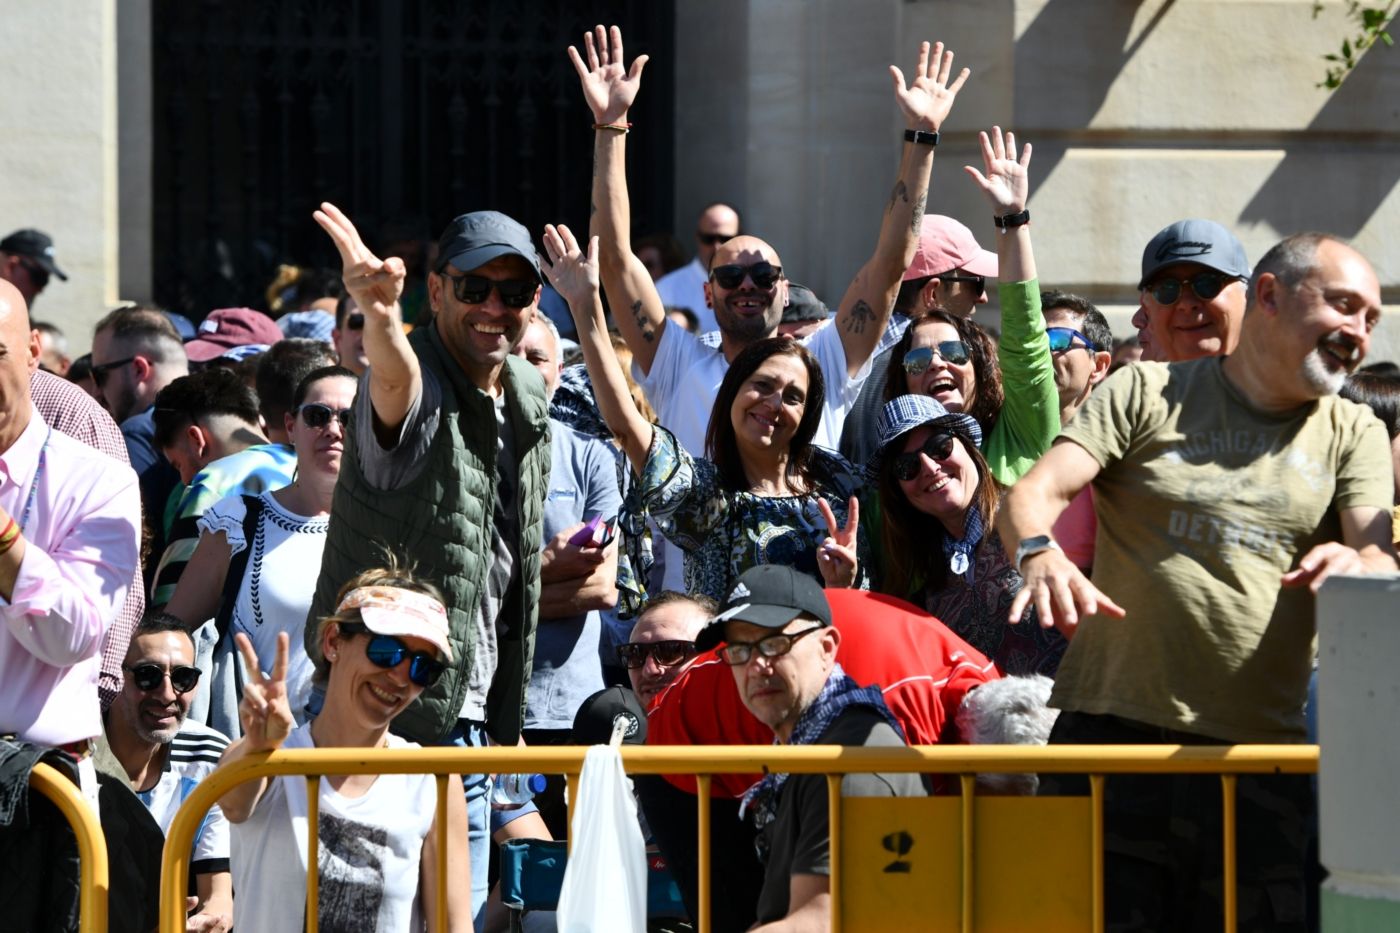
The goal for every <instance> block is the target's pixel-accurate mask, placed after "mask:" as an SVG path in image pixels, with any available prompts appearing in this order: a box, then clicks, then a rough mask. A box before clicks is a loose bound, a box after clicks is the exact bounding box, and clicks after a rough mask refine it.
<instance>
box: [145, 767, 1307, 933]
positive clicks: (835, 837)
mask: <svg viewBox="0 0 1400 933" xmlns="http://www.w3.org/2000/svg"><path fill="white" fill-rule="evenodd" d="M586 753H587V748H585V747H582V746H573V747H551V748H539V747H530V748H524V747H490V748H415V749H395V750H388V749H360V748H318V749H298V750H295V751H278V752H273V753H271V754H267V755H257V756H251V757H248V758H243V759H240V760H239V761H237V762H234V763H233V764H231V765H228V766H224V767H220V768H219V769H218V770H216V771H214V773H212V774H210V775H209V776H208V777H206V778H205V779H204V780H203V781H201V782H200V783H199V785H198V786H197V787H196V788H195V790H194V792H193V793H191V795H190V796H189V798H188V799H187V800H186V801H185V803H184V804H183V805H182V806H181V807H180V811H179V812H178V813H177V814H176V816H175V820H174V822H173V823H172V824H171V826H170V831H169V833H168V834H167V839H166V845H165V852H164V855H163V858H162V865H161V905H160V929H161V931H162V933H179V931H182V930H183V929H184V928H185V927H184V904H185V893H184V892H185V890H186V885H187V880H188V872H189V867H190V866H189V861H190V848H191V842H192V841H193V839H194V834H195V831H196V830H197V829H198V827H199V824H200V822H201V821H202V820H203V818H204V815H205V813H206V812H207V811H208V809H209V807H210V806H212V805H213V804H214V803H216V802H218V799H219V797H221V796H222V795H223V794H224V793H225V792H226V791H228V790H229V789H230V788H232V787H235V786H236V785H238V784H242V783H243V782H245V781H250V780H255V779H258V778H265V777H278V776H283V775H305V776H307V804H308V818H309V824H308V825H309V826H315V825H316V819H317V806H318V801H319V792H320V777H321V776H322V775H358V774H435V775H437V776H438V782H437V791H438V793H437V797H438V813H439V815H441V814H443V813H444V807H445V804H446V788H447V781H446V776H447V775H450V774H462V773H482V772H486V773H496V772H505V773H514V772H523V771H538V772H542V773H545V774H564V775H567V776H569V777H572V778H577V776H578V774H579V771H580V770H581V769H582V767H583V759H584V755H585V754H586ZM622 760H623V764H624V766H625V767H626V769H627V771H628V772H630V773H633V774H693V775H696V781H697V790H698V796H697V804H698V806H697V809H698V815H697V820H698V824H699V827H700V832H699V833H698V851H697V856H698V864H699V866H700V873H699V878H698V898H697V900H698V905H697V906H698V911H699V916H698V917H697V918H696V921H697V928H698V929H699V930H700V931H701V933H709V930H710V917H709V913H710V910H709V904H710V877H709V864H710V853H709V833H708V832H707V831H706V830H707V827H708V825H709V821H710V793H709V792H710V777H711V776H712V775H715V774H747V773H757V772H761V771H764V770H769V771H777V772H786V773H791V774H825V775H827V794H828V803H829V807H830V816H831V836H830V853H831V884H830V887H831V895H830V897H831V916H832V925H831V928H832V930H833V931H837V930H839V929H840V924H841V865H840V858H839V853H840V851H841V832H842V827H841V805H840V803H841V799H842V798H841V795H840V790H841V778H842V777H843V776H844V775H846V774H852V773H868V772H875V771H883V772H917V773H931V774H955V775H958V776H959V778H960V781H961V786H962V793H963V797H962V800H963V803H962V826H961V836H962V855H963V865H964V871H963V876H962V879H961V882H962V906H961V917H962V923H961V926H962V929H963V930H964V931H965V933H966V931H971V930H972V929H973V919H974V918H973V911H972V900H973V878H972V871H971V868H970V866H971V865H972V846H973V834H972V830H973V806H972V803H973V800H974V797H975V793H974V791H975V788H974V781H975V776H976V775H977V774H978V773H981V772H1004V773H1010V774H1027V773H1041V774H1087V775H1088V776H1089V782H1090V795H1091V798H1092V808H1091V813H1092V818H1091V822H1092V825H1091V833H1092V837H1093V845H1092V853H1093V854H1092V867H1091V878H1092V886H1093V890H1092V905H1093V906H1092V909H1093V917H1092V928H1093V930H1094V931H1096V933H1099V931H1102V930H1103V925H1104V918H1103V788H1104V776H1105V775H1110V774H1218V775H1220V778H1221V793H1222V800H1223V805H1224V811H1223V822H1224V834H1223V835H1224V838H1223V842H1222V845H1223V853H1222V854H1223V856H1224V886H1225V929H1226V931H1227V933H1234V931H1235V929H1236V916H1235V913H1236V909H1235V908H1236V904H1235V883H1236V872H1235V825H1234V816H1235V806H1234V804H1235V784H1236V779H1237V777H1238V775H1241V774H1314V773H1316V772H1317V762H1318V748H1317V746H1315V745H1232V746H1230V745H1226V746H1179V745H1056V746H1052V747H1048V748H1047V747H1039V746H1031V747H1026V746H994V745H980V746H973V745H953V746H919V747H914V748H848V747H843V746H836V745H806V746H796V747H794V746H768V745H763V746H718V745H697V746H624V747H623V749H622ZM577 786H578V781H577V780H572V781H570V782H569V787H570V791H571V793H570V800H569V805H570V807H572V806H573V805H574V803H575V799H574V791H575V790H576V788H577ZM437 826H438V830H437V831H438V833H439V834H440V835H439V837H438V851H440V852H446V844H445V839H444V836H445V834H446V820H445V819H438V820H437ZM307 838H308V850H309V851H308V853H307V885H306V899H307V905H306V906H307V909H306V930H307V931H308V933H315V931H316V926H317V901H316V886H317V881H318V871H317V834H316V833H315V832H308V833H307ZM446 910H447V906H446V859H445V858H442V859H438V885H437V903H436V905H435V913H436V916H437V918H438V921H439V925H440V926H439V928H444V927H445V924H444V923H443V919H444V918H445V917H446ZM235 912H236V907H235Z"/></svg>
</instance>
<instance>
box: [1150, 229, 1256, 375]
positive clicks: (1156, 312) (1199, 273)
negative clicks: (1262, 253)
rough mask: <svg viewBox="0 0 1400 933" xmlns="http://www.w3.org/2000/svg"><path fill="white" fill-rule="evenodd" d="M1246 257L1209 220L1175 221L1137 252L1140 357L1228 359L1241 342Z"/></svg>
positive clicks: (1227, 233)
mask: <svg viewBox="0 0 1400 933" xmlns="http://www.w3.org/2000/svg"><path fill="white" fill-rule="evenodd" d="M1248 280H1249V257H1247V256H1246V255H1245V252H1244V247H1243V246H1242V245H1240V241H1239V240H1238V239H1236V238H1235V235H1234V234H1233V233H1231V232H1230V231H1229V230H1226V229H1225V228H1224V227H1222V226H1220V224H1218V223H1216V222H1215V221H1213V220H1178V221H1177V222H1176V223H1174V224H1171V225H1169V226H1167V227H1164V228H1163V229H1162V230H1160V231H1158V233H1157V235H1156V236H1154V237H1153V238H1152V239H1151V240H1150V241H1148V244H1147V248H1146V249H1144V250H1143V251H1142V278H1141V279H1140V280H1139V281H1138V291H1139V293H1140V299H1139V304H1138V310H1137V313H1136V314H1134V315H1133V326H1134V327H1136V328H1137V329H1138V340H1140V341H1141V342H1142V358H1143V359H1145V360H1156V361H1158V362H1162V363H1176V362H1180V361H1182V360H1194V359H1199V358H1200V357H1203V356H1227V355H1229V354H1230V353H1233V352H1234V350H1235V346H1236V344H1238V343H1239V339H1240V325H1241V323H1242V322H1243V321H1244V306H1245V299H1246V297H1247V296H1246V288H1245V282H1247V281H1248Z"/></svg>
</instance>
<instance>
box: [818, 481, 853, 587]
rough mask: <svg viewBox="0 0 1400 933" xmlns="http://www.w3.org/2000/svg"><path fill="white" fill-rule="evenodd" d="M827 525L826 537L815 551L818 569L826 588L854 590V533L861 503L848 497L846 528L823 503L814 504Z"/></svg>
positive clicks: (827, 504)
mask: <svg viewBox="0 0 1400 933" xmlns="http://www.w3.org/2000/svg"><path fill="white" fill-rule="evenodd" d="M817 508H818V509H820V510H821V513H822V518H823V519H825V521H826V530H827V532H828V534H827V537H826V539H825V540H823V541H822V543H821V544H820V545H819V546H818V547H817V568H818V569H819V570H821V572H822V579H823V580H825V581H826V585H827V586H854V585H855V582H856V569H857V566H858V562H857V559H856V532H857V530H858V529H859V528H860V502H859V501H858V500H857V499H856V497H855V496H851V499H850V502H849V503H847V505H846V525H845V527H844V528H843V527H842V526H841V524H840V523H839V522H837V521H836V514H835V513H834V512H832V511H831V505H830V503H828V502H827V501H826V500H825V499H818V500H817Z"/></svg>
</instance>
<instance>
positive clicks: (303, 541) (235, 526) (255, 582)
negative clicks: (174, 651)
mask: <svg viewBox="0 0 1400 933" xmlns="http://www.w3.org/2000/svg"><path fill="white" fill-rule="evenodd" d="M258 498H259V499H261V500H262V512H261V513H260V514H259V515H258V529H257V532H256V534H255V535H254V538H253V542H252V545H253V552H252V553H251V554H249V555H248V565H247V568H246V569H245V570H244V571H243V585H242V586H241V587H240V588H239V591H238V601H237V602H236V603H234V607H233V619H232V621H231V622H230V623H229V628H230V630H231V632H242V633H243V634H245V635H247V636H248V638H249V639H250V640H251V641H252V642H253V649H254V650H255V651H257V653H258V658H259V659H260V660H262V661H263V662H264V664H265V665H266V669H269V670H270V669H271V666H272V659H273V658H275V657H277V635H278V633H280V632H286V633H287V637H288V639H289V640H290V641H291V653H290V655H289V656H288V658H287V692H288V697H289V699H290V700H291V704H292V711H293V714H294V715H296V716H297V719H298V721H300V718H301V711H302V710H304V709H305V708H306V700H307V698H308V697H309V696H310V694H311V675H312V673H313V671H314V668H313V666H312V664H311V659H310V658H308V657H307V656H306V646H305V643H304V641H303V639H302V630H303V629H304V628H305V626H306V607H307V606H310V605H311V598H312V597H313V596H315V595H316V570H317V568H319V567H320V566H321V552H322V551H324V550H325V547H326V530H327V529H328V528H329V527H330V519H329V518H327V517H325V516H322V517H319V518H308V517H307V516H305V515H297V514H296V513H295V512H289V511H287V509H285V508H283V507H282V506H281V505H279V504H278V502H277V500H276V499H275V498H273V496H272V493H270V492H265V493H263V494H262V495H260V496H259V497H258ZM246 515H247V509H246V508H244V505H243V497H242V496H237V495H234V496H228V497H226V498H224V499H220V500H219V501H218V502H216V503H214V504H213V505H212V506H210V507H209V509H208V510H207V511H206V512H205V513H204V514H203V515H202V516H201V517H200V519H199V531H200V533H201V534H206V533H208V532H211V531H222V532H223V533H224V534H225V535H226V536H227V537H228V543H229V548H230V556H232V555H233V554H237V553H239V552H240V551H242V550H243V549H244V548H246V547H248V542H247V541H244V540H243V519H244V517H245V516H246Z"/></svg>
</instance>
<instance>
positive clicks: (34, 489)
mask: <svg viewBox="0 0 1400 933" xmlns="http://www.w3.org/2000/svg"><path fill="white" fill-rule="evenodd" d="M51 437H53V428H52V427H50V428H49V433H47V434H45V435H44V446H43V447H40V448H39V465H38V466H37V467H35V468H34V479H33V480H31V481H30V483H29V495H28V496H27V497H26V498H25V500H24V512H23V513H21V515H20V519H19V533H20V534H24V533H25V531H26V530H28V528H29V516H30V515H32V514H33V513H34V499H35V497H36V496H37V495H38V493H39V480H41V479H43V477H44V464H45V463H47V462H48V459H49V439H50V438H51Z"/></svg>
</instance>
